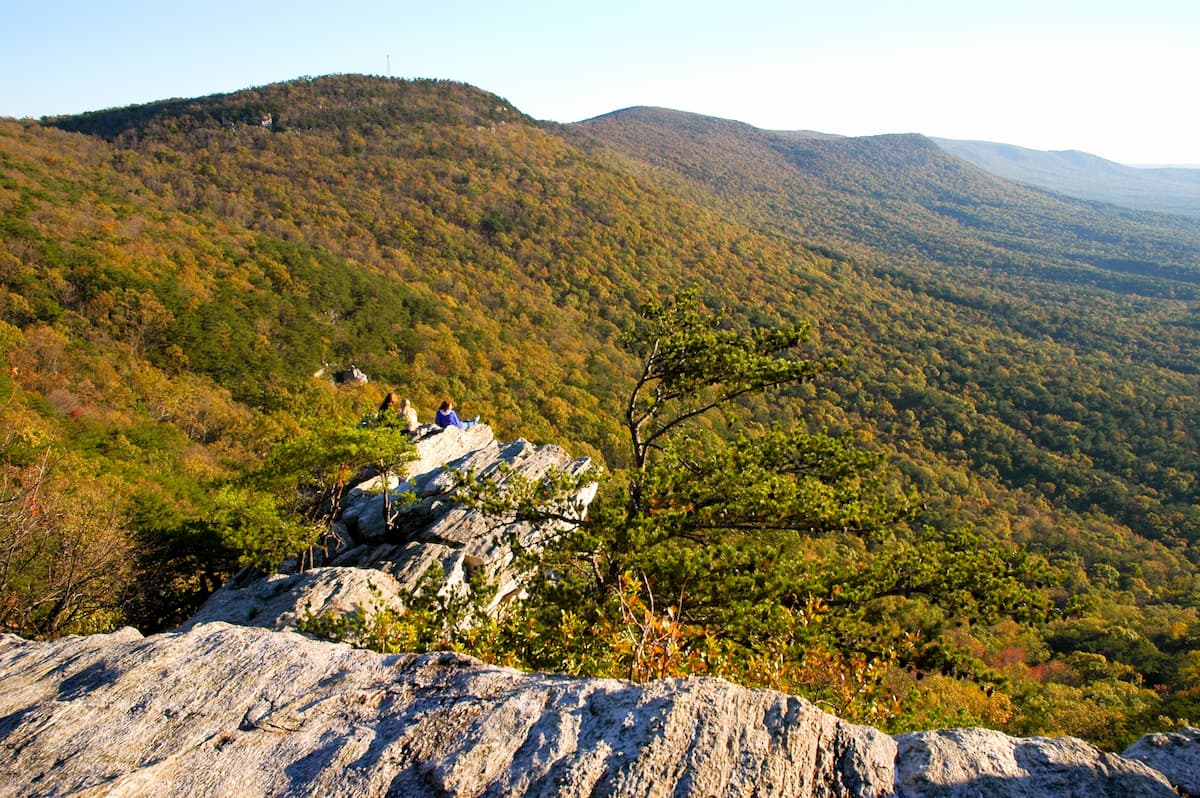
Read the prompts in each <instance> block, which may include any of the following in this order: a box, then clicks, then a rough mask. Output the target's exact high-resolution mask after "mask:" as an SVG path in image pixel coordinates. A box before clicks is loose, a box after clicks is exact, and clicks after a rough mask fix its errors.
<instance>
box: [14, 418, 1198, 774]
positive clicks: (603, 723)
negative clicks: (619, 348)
mask: <svg viewBox="0 0 1200 798" xmlns="http://www.w3.org/2000/svg"><path fill="white" fill-rule="evenodd" d="M421 455H422V458H421V460H420V461H418V462H417V463H416V464H414V466H413V467H412V468H410V469H409V472H408V476H407V479H406V480H405V481H404V482H403V483H401V484H399V485H393V486H389V489H391V490H393V491H396V492H402V491H411V492H413V493H415V494H416V495H417V497H418V499H419V501H417V502H416V503H415V504H412V505H410V506H409V508H408V509H407V510H406V511H405V513H404V514H402V515H401V516H400V517H399V518H398V520H397V522H396V523H393V524H385V523H383V520H382V519H383V514H382V505H383V499H382V496H381V495H380V494H379V493H376V492H373V491H372V490H370V488H371V486H370V485H363V486H360V488H361V489H360V490H358V491H356V493H355V495H354V497H352V500H351V501H350V502H349V507H348V511H347V513H346V517H345V518H344V519H343V525H342V527H341V529H340V533H339V537H340V538H341V544H340V546H339V547H338V548H337V550H335V551H332V552H331V553H330V555H329V557H328V561H327V563H326V564H325V565H323V566H322V567H319V568H316V569H313V570H310V571H306V572H304V573H290V574H286V573H285V574H276V575H273V576H269V577H265V578H243V579H242V580H241V581H235V582H233V583H231V584H230V585H228V586H226V588H225V589H223V590H222V591H220V592H219V593H218V594H217V595H215V596H214V597H213V599H212V601H211V602H210V603H209V604H208V606H206V607H205V608H204V610H203V611H202V612H201V613H200V615H199V616H197V618H195V619H194V620H193V621H192V622H190V623H189V624H187V625H185V626H184V627H182V628H181V629H180V630H178V631H176V632H173V633H170V634H163V635H156V636H153V637H149V638H143V637H142V636H141V635H140V634H138V633H137V632H136V631H134V630H132V629H126V630H123V631H121V632H118V633H115V634H111V635H96V636H92V637H73V638H64V639H61V640H56V641H53V642H49V643H32V642H28V641H24V640H21V639H19V638H16V637H12V636H3V637H0V685H2V686H3V689H0V742H2V744H0V774H2V775H0V796H9V795H11V796H27V795H66V794H78V795H89V796H101V795H104V796H143V795H145V796H150V795H153V796H160V795H179V796H230V795H237V796H260V795H261V796H268V795H270V796H280V795H297V796H299V795H322V796H384V795H389V796H410V795H411V796H419V795H450V796H478V795H489V796H524V795H535V796H536V795H544V796H559V795H562V796H595V795H605V796H659V795H664V796H665V795H671V796H718V795H746V796H749V795H763V796H777V795H788V796H866V797H868V798H871V797H874V796H879V797H880V798H882V796H898V797H899V798H917V797H919V796H964V798H965V796H972V798H974V796H978V795H987V796H1097V795H1112V796H1118V795H1119V796H1164V797H1165V796H1176V795H1178V793H1177V792H1176V790H1175V789H1173V788H1172V786H1171V783H1172V782H1174V783H1175V784H1176V785H1177V786H1179V787H1180V788H1181V789H1182V790H1183V791H1184V794H1195V785H1196V783H1197V779H1196V776H1195V774H1196V773H1197V772H1198V771H1197V768H1196V763H1197V762H1200V747H1198V746H1200V739H1198V738H1200V732H1195V733H1188V734H1176V735H1152V736H1150V737H1147V738H1145V740H1143V741H1142V742H1140V743H1138V744H1137V745H1135V746H1134V747H1133V748H1131V749H1130V751H1128V752H1127V756H1126V757H1119V756H1116V755H1113V754H1108V753H1104V752H1101V751H1098V750H1097V749H1095V748H1093V747H1092V746H1089V745H1087V744H1085V743H1083V742H1081V741H1078V740H1073V739H1070V738H1062V739H1043V738H1035V739H1027V740H1020V739H1014V738H1011V737H1008V736H1006V735H1004V734H1001V733H999V732H992V731H986V730H981V729H952V730H946V731H941V732H928V733H920V734H906V735H902V736H900V737H897V738H892V737H889V736H888V735H886V734H884V733H882V732H880V731H878V730H876V729H873V728H870V727H866V726H857V725H853V724H849V723H845V722H843V721H841V720H839V719H838V718H836V717H834V716H832V715H828V714H826V713H824V712H822V711H820V710H819V709H817V708H816V707H814V706H813V705H812V704H810V703H808V702H807V701H804V700H803V699H800V698H796V697H792V696H788V695H784V694H781V693H776V692H771V691H764V690H747V689H745V688H741V687H738V686H736V685H732V684H729V683H728V682H725V681H723V680H719V679H684V680H679V679H675V680H664V681H659V682H654V683H650V684H645V685H636V684H631V683H628V682H622V681H616V680H602V679H576V678H568V677H562V676H551V675H545V674H523V673H521V672H519V671H515V670H511V669H505V668H497V667H491V666H487V665H484V664H482V663H480V662H478V661H475V660H472V659H469V658H466V657H461V656H457V655H453V654H430V655H413V654H405V655H380V654H375V653H372V652H367V651H359V650H355V649H352V648H349V647H348V646H345V645H340V644H333V643H327V642H321V641H316V640H311V639H309V638H306V637H304V636H301V635H299V634H296V633H294V632H292V631H289V630H290V629H292V628H294V626H295V622H296V621H297V619H298V618H299V617H300V616H301V615H303V613H304V612H306V611H307V612H313V613H319V612H321V611H323V610H327V609H339V610H350V609H353V608H355V607H361V606H366V605H369V604H372V603H378V602H380V601H383V602H385V603H386V602H399V601H401V600H402V596H403V595H404V593H405V591H406V590H408V589H411V588H412V587H414V586H415V584H416V580H417V579H419V578H420V576H421V574H422V573H424V571H425V569H426V567H428V566H429V565H438V566H440V567H441V568H442V571H443V573H445V574H446V583H445V588H444V589H456V590H457V589H464V583H463V582H462V578H461V577H462V574H463V573H464V572H465V571H466V570H467V569H472V568H474V569H483V570H484V571H485V572H486V573H487V574H488V575H489V576H490V577H491V578H492V580H493V584H497V585H499V586H500V588H499V590H498V591H497V594H496V596H494V597H489V598H491V599H492V600H494V601H501V600H504V599H505V598H511V597H512V596H513V595H514V594H515V592H516V591H517V590H519V586H520V584H519V579H518V578H517V577H518V575H517V574H516V573H515V572H514V571H513V569H512V568H511V565H512V557H511V553H510V550H509V549H508V548H507V547H506V546H505V545H504V541H505V540H506V539H507V537H508V536H516V538H517V539H519V540H520V541H521V542H522V543H523V544H524V545H526V546H536V545H537V544H538V542H539V541H540V540H541V539H542V538H543V537H544V535H546V534H547V532H548V531H547V530H545V529H534V528H531V527H529V526H527V525H516V526H502V527H497V525H496V524H495V523H493V522H492V521H489V520H487V519H482V518H478V517H474V516H472V515H471V514H470V513H467V512H466V511H465V510H463V509H462V508H461V507H458V506H456V505H454V504H453V503H452V502H448V501H446V498H447V497H446V493H447V491H448V490H450V489H451V487H452V485H453V480H451V479H450V478H449V476H448V474H447V471H446V470H445V469H444V468H443V467H442V464H443V463H444V464H448V465H453V466H455V467H458V468H468V469H471V470H473V471H474V472H475V473H477V474H479V475H481V476H482V477H484V478H488V477H489V476H497V475H499V474H500V473H501V471H502V469H500V464H501V463H504V464H506V465H507V466H508V467H511V468H513V469H515V470H516V471H518V472H519V473H522V474H524V475H525V476H529V477H535V478H536V477H537V476H540V475H542V474H545V473H546V471H547V470H548V469H552V468H557V469H568V470H576V469H580V468H584V467H585V466H586V463H584V462H582V461H575V460H571V459H570V458H569V457H568V456H567V455H566V453H565V452H563V451H562V450H560V449H557V448H556V447H539V446H532V445H530V444H528V443H525V442H523V441H518V442H516V443H513V444H506V445H498V444H496V442H495V441H494V440H492V438H491V432H490V430H487V429H486V428H484V427H480V428H475V429H474V430H470V431H467V432H465V433H460V432H458V431H452V432H448V433H442V435H439V436H435V437H433V438H430V439H428V440H427V441H423V442H422V444H421ZM589 499H590V496H589V495H587V493H586V492H585V493H584V494H583V495H581V496H580V497H579V505H580V507H583V506H586V503H587V501H588V500H589ZM1138 760H1144V762H1143V761H1138ZM1145 763H1150V764H1152V765H1154V766H1155V767H1157V768H1159V769H1160V770H1161V771H1162V772H1160V770H1154V769H1152V768H1151V767H1149V766H1148V765H1147V764H1145ZM1164 773H1166V774H1168V775H1167V776H1164V775H1163V774H1164ZM1168 777H1169V778H1168Z"/></svg>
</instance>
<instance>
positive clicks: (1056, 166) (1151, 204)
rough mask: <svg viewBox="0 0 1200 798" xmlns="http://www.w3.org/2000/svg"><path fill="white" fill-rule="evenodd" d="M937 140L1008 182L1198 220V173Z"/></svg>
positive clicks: (1068, 153) (1066, 153) (1086, 156)
mask: <svg viewBox="0 0 1200 798" xmlns="http://www.w3.org/2000/svg"><path fill="white" fill-rule="evenodd" d="M934 141H935V142H936V143H937V144H938V146H940V147H942V148H943V149H945V150H946V151H947V152H950V153H953V154H955V155H957V156H959V157H960V158H963V159H965V160H967V161H970V162H971V163H973V164H975V165H976V166H978V167H980V168H982V169H986V170H987V171H989V172H991V173H993V174H995V175H998V176H1000V177H1003V178H1006V179H1008V180H1015V181H1018V182H1021V183H1029V184H1031V185H1034V186H1040V187H1041V188H1045V189H1049V190H1051V191H1057V192H1059V193H1062V194H1066V195H1067V196H1070V197H1080V198H1082V199H1090V200H1095V201H1097V202H1107V203H1111V204H1113V205H1121V206H1124V207H1127V208H1137V209H1139V210H1144V211H1156V212H1160V213H1177V214H1182V215H1185V216H1190V217H1193V218H1195V217H1196V216H1200V169H1196V168H1184V167H1153V168H1150V167H1133V166H1124V165H1122V164H1118V163H1113V162H1112V161H1107V160H1105V159H1103V158H1099V157H1097V156H1095V155H1089V154H1088V153H1086V152H1079V151H1076V150H1067V151H1064V152H1042V151H1039V150H1030V149H1026V148H1024V147H1015V146H1013V145H1011V144H996V143H993V142H988V141H960V140H956V139H934Z"/></svg>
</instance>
